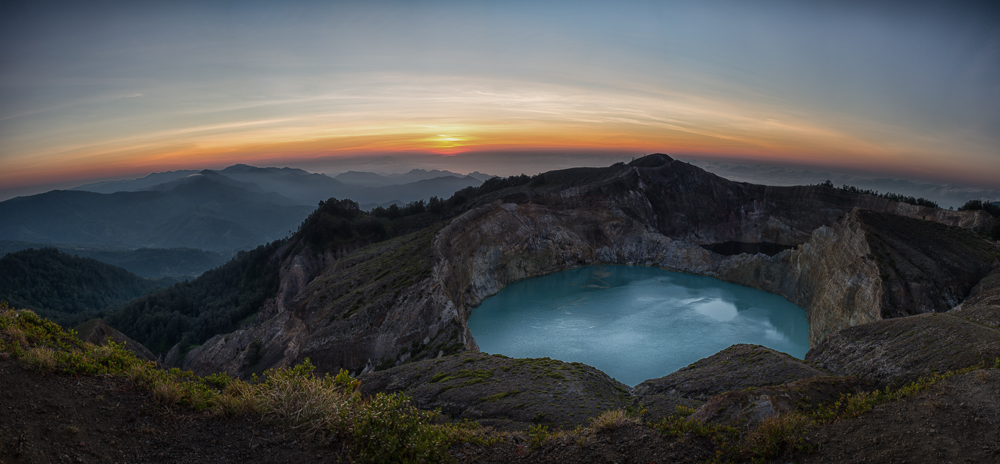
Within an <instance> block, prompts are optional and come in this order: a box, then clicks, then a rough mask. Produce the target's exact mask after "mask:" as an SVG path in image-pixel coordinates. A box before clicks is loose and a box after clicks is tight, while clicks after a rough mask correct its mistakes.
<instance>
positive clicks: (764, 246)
mask: <svg viewBox="0 0 1000 464" xmlns="http://www.w3.org/2000/svg"><path fill="white" fill-rule="evenodd" d="M701 247H702V248H704V249H706V250H708V251H711V252H712V253H718V254H720V255H723V256H733V255H741V254H743V253H747V254H751V255H755V254H757V253H764V254H765V255H768V256H774V255H776V254H778V253H781V252H782V251H785V250H790V249H792V248H795V246H793V245H780V244H777V243H771V242H761V243H746V242H722V243H709V244H708V245H702V246H701Z"/></svg>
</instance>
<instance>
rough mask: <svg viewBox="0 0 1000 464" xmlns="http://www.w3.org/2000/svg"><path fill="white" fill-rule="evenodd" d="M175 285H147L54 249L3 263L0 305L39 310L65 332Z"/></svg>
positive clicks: (8, 257) (5, 259) (107, 266)
mask: <svg viewBox="0 0 1000 464" xmlns="http://www.w3.org/2000/svg"><path fill="white" fill-rule="evenodd" d="M173 282H175V281H166V280H149V279H143V278H142V277H139V276H137V275H135V274H132V273H131V272H128V271H126V270H125V269H122V268H120V267H116V266H112V265H110V264H105V263H102V262H100V261H97V260H94V259H90V258H80V257H77V256H71V255H68V254H66V253H63V252H60V251H59V250H56V249H55V248H43V249H33V248H32V249H27V250H22V251H18V252H16V253H10V254H7V255H5V256H4V257H2V258H0V300H6V301H8V302H9V303H10V304H11V306H15V307H19V308H28V309H32V310H35V311H36V312H38V313H39V314H41V315H42V316H45V317H47V318H50V319H52V320H54V321H56V322H58V323H60V324H62V325H64V326H66V325H75V324H77V323H79V322H82V321H84V320H86V319H89V318H90V317H91V316H93V315H94V314H95V313H96V312H97V311H100V310H102V309H105V308H107V307H109V306H114V305H119V304H122V303H124V302H126V301H129V300H132V299H134V298H136V297H139V296H141V295H143V294H145V293H146V292H149V291H150V290H154V289H157V288H162V287H165V286H166V285H169V284H171V283H173Z"/></svg>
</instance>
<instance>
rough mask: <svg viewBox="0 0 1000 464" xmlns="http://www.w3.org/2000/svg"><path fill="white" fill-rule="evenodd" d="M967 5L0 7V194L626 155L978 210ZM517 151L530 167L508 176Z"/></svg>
mask: <svg viewBox="0 0 1000 464" xmlns="http://www.w3.org/2000/svg"><path fill="white" fill-rule="evenodd" d="M952 3H960V4H959V5H953V4H952ZM985 5H986V4H977V3H963V2H832V1H830V2H822V1H821V2H778V1H771V2H766V1H765V2H752V3H751V2H719V1H703V2H613V3H612V2H509V1H507V2H468V1H466V2H457V1H454V2H444V1H442V2H421V1H417V2H291V3H288V2H282V3H276V2H274V3H272V2H8V3H5V4H4V6H2V7H0V8H2V10H0V185H3V186H6V188H4V187H0V191H3V192H7V194H6V195H4V196H10V194H11V192H15V191H16V192H18V193H25V192H33V191H41V190H44V189H47V188H50V187H54V186H60V185H71V184H79V183H83V182H85V181H89V180H95V179H103V178H118V177H127V176H132V177H135V176H139V175H144V174H146V173H149V172H154V171H163V170H168V169H197V168H205V167H209V168H211V167H223V166H226V165H230V164H234V163H237V162H244V163H248V164H257V165H282V166H284V165H287V166H314V167H323V166H326V167H327V168H326V169H327V170H329V169H334V168H335V167H336V166H341V165H344V160H347V159H366V158H370V157H384V156H391V157H393V158H395V159H401V160H409V161H411V162H416V161H418V160H436V161H434V162H435V163H437V166H440V167H447V164H448V162H449V161H451V162H452V164H454V165H455V166H462V167H463V168H465V170H466V171H469V170H473V169H476V168H477V166H478V167H479V168H481V169H480V170H489V169H490V167H493V169H492V170H493V171H494V172H493V173H496V174H503V175H507V174H515V173H517V172H513V171H518V170H519V169H518V168H521V169H520V170H521V171H529V173H530V171H532V170H541V169H544V168H545V167H546V166H559V165H573V164H576V163H588V164H600V162H601V161H612V160H617V159H620V158H623V157H625V158H627V157H631V156H637V155H641V154H643V153H650V152H664V153H668V154H673V155H675V156H678V157H681V158H690V159H695V160H704V161H705V162H710V161H712V160H718V159H725V160H737V161H739V160H742V161H744V162H746V163H751V164H752V163H759V162H764V163H786V164H790V165H796V166H814V167H818V168H823V169H833V170H849V171H864V172H868V173H872V175H882V176H888V177H901V178H913V179H921V180H924V181H935V182H939V183H951V184H955V185H967V186H977V187H988V188H992V189H1000V181H998V179H1000V109H998V108H1000V14H998V10H997V8H995V7H989V6H985ZM538 153H543V154H544V155H545V156H544V157H542V158H544V159H547V160H550V161H551V162H550V163H549V164H545V165H544V166H543V165H542V164H544V163H531V162H526V161H525V160H532V159H535V158H538V157H532V156H531V155H532V154H538ZM476 160H478V161H476ZM612 162H613V161H612ZM476 163H478V164H476ZM411 164H412V163H411ZM608 164H610V163H608ZM498 167H499V168H498ZM503 169H508V170H510V171H512V172H498V171H502V170H503ZM0 193H2V192H0Z"/></svg>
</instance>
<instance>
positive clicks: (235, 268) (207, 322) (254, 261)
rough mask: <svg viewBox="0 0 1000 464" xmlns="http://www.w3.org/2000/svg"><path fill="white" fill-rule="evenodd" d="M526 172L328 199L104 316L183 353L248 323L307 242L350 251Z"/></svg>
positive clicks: (143, 339) (432, 218) (157, 348)
mask: <svg viewBox="0 0 1000 464" xmlns="http://www.w3.org/2000/svg"><path fill="white" fill-rule="evenodd" d="M531 179H532V178H529V177H528V176H524V175H521V176H512V177H509V178H499V177H494V178H492V179H489V180H487V181H486V182H484V183H483V184H482V185H481V186H479V187H467V188H464V189H462V190H459V191H458V192H455V194H454V195H452V196H451V198H448V199H446V200H445V199H440V198H437V197H431V199H430V201H428V202H425V201H414V202H411V203H409V204H407V205H405V206H402V207H399V206H396V205H392V206H390V207H388V208H382V207H379V208H375V209H373V210H371V211H370V212H365V211H362V210H361V208H360V206H359V205H358V203H357V202H355V201H352V200H347V199H345V200H338V199H336V198H331V199H329V200H327V201H323V202H320V204H319V207H318V208H317V209H316V210H315V211H313V212H312V214H310V215H309V217H307V218H306V219H305V220H304V221H303V222H302V224H301V225H300V226H299V228H298V231H297V232H296V233H295V234H294V235H292V236H291V237H289V238H286V239H283V240H277V241H274V242H271V243H269V244H267V245H262V246H259V247H257V248H256V249H253V250H250V251H243V252H240V253H239V254H237V256H236V257H235V258H233V259H232V260H231V261H229V262H228V263H226V264H225V265H223V266H220V267H218V268H216V269H213V270H210V271H207V272H205V273H204V274H202V275H201V276H200V277H198V278H197V279H194V280H191V281H185V282H182V283H179V284H177V285H174V286H172V287H170V288H166V289H163V290H160V291H158V292H156V293H153V294H150V295H147V296H145V297H142V298H139V299H136V300H135V301H131V302H129V303H128V304H126V305H124V306H121V307H118V308H115V309H111V310H107V311H104V312H103V314H102V317H103V318H104V319H105V321H106V322H107V323H108V324H109V325H111V326H112V327H115V328H116V329H118V330H120V331H122V332H123V333H125V334H126V335H128V336H129V337H131V338H133V339H135V340H136V341H138V342H140V343H142V344H143V345H145V346H146V347H147V348H149V349H150V350H152V351H153V352H154V353H165V352H166V351H168V350H169V349H170V348H171V347H172V346H173V345H175V344H180V347H181V351H182V352H186V351H187V350H188V349H190V348H191V347H193V346H196V345H199V344H201V343H203V342H205V341H206V340H208V339H209V338H211V337H212V336H213V335H216V334H220V333H226V332H230V331H232V330H234V329H236V328H237V327H238V326H239V324H240V323H241V322H243V321H248V320H249V318H251V317H252V316H253V315H254V314H256V312H257V311H259V310H260V309H261V306H262V305H263V304H264V302H265V301H267V299H268V298H271V297H273V296H274V295H275V294H276V293H277V291H278V283H279V275H280V267H281V263H282V261H284V260H285V259H286V258H287V257H289V256H294V255H295V254H298V253H299V252H301V251H302V250H303V249H305V248H307V247H308V248H309V249H310V250H312V252H313V253H315V254H322V253H323V252H324V250H351V249H354V248H358V247H360V246H363V245H368V244H371V243H375V242H380V241H383V240H388V239H390V238H393V237H398V236H400V235H403V234H407V233H410V232H413V231H416V230H420V229H423V228H424V227H427V226H430V225H432V224H434V223H435V222H437V221H440V220H441V219H442V218H444V217H447V216H450V215H454V214H457V212H458V211H460V209H461V207H462V206H464V205H465V204H466V202H468V201H469V200H471V199H473V198H476V197H478V196H481V195H483V194H486V193H490V192H494V191H497V190H501V189H503V188H506V187H510V186H515V185H522V184H525V183H528V182H529V181H530V180H531Z"/></svg>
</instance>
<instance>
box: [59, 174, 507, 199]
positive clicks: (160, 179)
mask: <svg viewBox="0 0 1000 464" xmlns="http://www.w3.org/2000/svg"><path fill="white" fill-rule="evenodd" d="M195 175H205V176H209V177H211V178H212V179H213V180H216V181H217V182H219V183H222V184H224V185H227V186H231V187H238V188H242V189H245V190H247V191H250V192H254V193H276V194H278V195H280V196H281V197H284V198H282V199H278V198H274V199H272V200H273V201H278V202H280V201H291V203H293V204H301V205H308V206H315V205H316V204H317V203H319V202H320V201H321V200H327V199H329V198H331V197H333V198H338V199H344V198H350V199H351V200H354V201H356V202H358V204H360V205H361V207H362V208H364V209H370V208H374V207H376V206H388V205H389V204H391V203H397V204H405V203H409V202H411V201H416V200H426V199H428V198H430V197H432V196H436V197H443V198H447V197H449V196H451V194H452V193H455V191H456V190H461V189H463V188H465V187H470V186H471V187H476V186H479V185H480V184H482V183H483V181H485V180H486V179H489V178H490V177H493V176H490V175H488V174H483V173H481V172H473V173H472V174H469V175H467V176H464V175H462V174H457V173H454V172H451V171H440V170H437V169H435V170H431V171H427V170H424V169H414V170H411V171H410V172H407V173H405V174H390V175H381V174H376V173H372V172H357V171H349V172H345V173H342V174H338V175H337V176H334V177H330V176H327V175H326V174H314V173H310V172H307V171H303V170H301V169H294V168H258V167H254V166H248V165H245V164H236V165H233V166H230V167H228V168H226V169H223V170H221V171H210V170H205V171H170V172H160V173H155V174H150V175H148V176H146V177H143V178H140V179H133V180H120V181H109V182H97V183H93V184H87V185H81V186H79V187H75V188H73V189H71V190H80V191H87V192H95V193H116V192H138V191H146V190H158V191H166V190H169V189H170V188H172V187H174V186H177V185H180V184H181V183H184V182H190V180H185V179H189V178H190V177H191V176H195Z"/></svg>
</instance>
